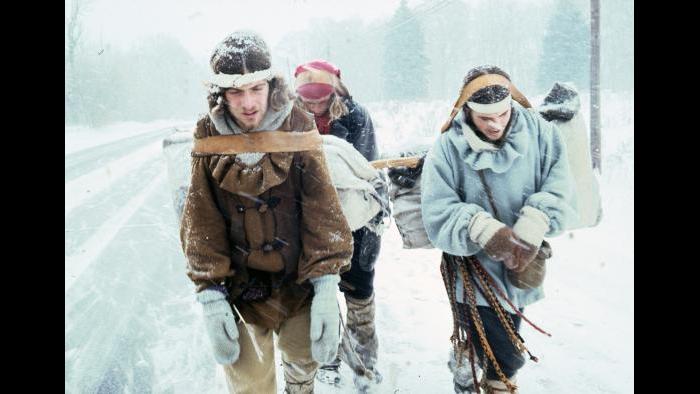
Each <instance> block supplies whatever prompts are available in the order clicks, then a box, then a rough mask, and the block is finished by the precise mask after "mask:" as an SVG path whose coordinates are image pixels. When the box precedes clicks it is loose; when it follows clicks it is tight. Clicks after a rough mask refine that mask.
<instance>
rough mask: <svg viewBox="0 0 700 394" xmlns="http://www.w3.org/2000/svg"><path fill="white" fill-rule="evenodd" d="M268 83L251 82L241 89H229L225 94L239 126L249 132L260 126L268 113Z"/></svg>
mask: <svg viewBox="0 0 700 394" xmlns="http://www.w3.org/2000/svg"><path fill="white" fill-rule="evenodd" d="M269 91H270V87H269V85H268V83H267V81H257V82H251V83H249V84H247V85H243V86H241V87H239V88H229V89H227V90H226V93H224V96H225V97H226V101H227V102H228V109H229V112H230V113H231V115H232V116H233V119H234V120H235V121H236V123H237V124H238V126H240V127H241V128H242V129H243V130H245V131H249V130H252V129H254V128H256V127H258V126H259V125H260V122H262V119H263V117H264V116H265V112H267V96H268V92H269Z"/></svg>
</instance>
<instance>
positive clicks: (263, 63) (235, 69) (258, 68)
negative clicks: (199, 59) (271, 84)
mask: <svg viewBox="0 0 700 394" xmlns="http://www.w3.org/2000/svg"><path fill="white" fill-rule="evenodd" d="M209 63H210V65H211V68H212V72H213V74H212V75H211V76H210V77H209V83H211V84H212V85H215V86H219V87H221V88H231V87H235V88H238V87H240V86H243V85H246V84H249V83H252V82H257V81H261V80H270V79H271V78H272V71H271V70H270V66H271V61H270V50H269V49H268V47H267V44H266V43H265V41H264V40H263V39H262V38H261V37H260V36H259V35H257V34H256V33H254V32H250V31H236V32H234V33H232V34H230V35H229V36H228V37H226V38H225V39H224V40H223V41H221V42H220V43H219V45H217V46H216V48H215V49H214V53H213V54H212V56H211V60H210V62H209Z"/></svg>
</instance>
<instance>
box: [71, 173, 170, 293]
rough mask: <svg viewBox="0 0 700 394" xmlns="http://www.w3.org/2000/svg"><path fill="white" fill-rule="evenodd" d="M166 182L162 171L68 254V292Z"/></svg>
mask: <svg viewBox="0 0 700 394" xmlns="http://www.w3.org/2000/svg"><path fill="white" fill-rule="evenodd" d="M164 182H165V174H163V173H160V174H159V175H157V176H155V177H154V178H153V179H152V180H151V181H150V182H149V185H148V186H147V187H146V188H145V189H143V190H142V191H141V192H140V193H139V194H137V195H136V196H134V197H133V198H132V199H131V200H129V201H128V202H127V203H126V204H125V205H124V207H122V208H121V209H120V210H119V211H118V212H117V213H116V214H115V215H114V216H112V217H111V218H110V219H109V220H107V221H106V222H105V223H103V224H102V226H101V227H100V229H99V230H98V231H97V232H96V233H95V234H94V235H92V236H91V237H90V238H89V239H88V240H87V241H86V242H85V243H83V244H82V245H81V246H80V247H78V248H76V249H78V250H79V251H78V252H77V253H75V254H73V255H70V256H66V272H65V275H66V277H65V280H66V282H65V292H66V293H68V290H69V289H70V288H71V286H72V285H73V284H74V283H75V281H76V280H77V279H78V278H79V277H80V274H82V272H83V271H84V270H85V268H87V267H88V266H89V265H90V263H91V262H92V261H94V260H95V259H96V258H97V257H98V256H99V255H100V253H102V251H103V250H104V248H105V247H107V246H109V241H110V240H111V239H112V238H114V236H115V235H116V234H117V233H118V232H119V230H120V229H121V227H122V226H123V225H124V224H125V223H126V221H127V220H129V218H131V216H133V215H134V213H136V211H138V209H139V208H140V207H141V206H142V205H143V203H144V201H145V200H146V198H148V196H149V195H151V193H153V192H154V191H155V190H157V189H158V188H159V187H162V186H163V183H164Z"/></svg>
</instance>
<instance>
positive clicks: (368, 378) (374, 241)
mask: <svg viewBox="0 0 700 394" xmlns="http://www.w3.org/2000/svg"><path fill="white" fill-rule="evenodd" d="M294 77H295V90H296V93H297V102H298V104H301V105H302V107H303V108H306V110H307V111H309V112H311V113H312V114H313V115H314V120H315V122H316V128H317V129H318V131H319V132H320V133H321V134H330V135H334V136H336V137H339V138H341V139H343V140H346V141H347V142H349V143H350V144H352V145H353V146H354V147H355V149H356V150H357V151H358V152H360V153H361V154H362V155H363V156H364V157H365V158H366V159H367V160H368V161H372V160H376V159H377V158H378V152H377V140H376V137H375V133H374V126H373V124H372V118H371V117H370V115H369V113H368V112H367V110H366V109H365V108H364V107H363V106H361V105H360V104H358V103H357V102H356V101H355V100H353V98H352V96H351V95H350V93H349V91H348V88H347V87H346V86H345V85H344V84H343V82H342V80H341V78H340V68H339V67H338V66H336V65H335V64H333V63H331V62H329V61H326V60H323V59H316V60H312V61H309V62H307V63H304V64H301V65H299V66H298V67H297V68H296V70H295V71H294ZM380 193H382V192H380ZM383 193H384V194H385V195H383V197H384V198H387V196H386V194H387V193H386V192H385V191H383ZM385 214H386V212H380V213H379V214H378V215H377V216H376V217H375V218H374V219H373V221H375V222H376V223H379V222H381V221H382V219H383V218H384V215H385ZM370 227H372V226H365V227H362V228H360V229H358V230H355V231H353V233H352V235H353V239H354V251H353V256H352V260H351V268H350V271H347V272H345V273H343V274H341V281H340V283H339V287H340V291H342V292H343V294H344V295H345V300H346V303H347V311H348V312H347V324H346V327H347V333H346V334H347V335H344V336H343V339H342V343H341V345H340V348H339V350H338V357H337V358H336V360H335V361H333V362H331V363H330V364H326V365H322V366H321V368H320V369H319V373H318V375H317V378H318V380H320V381H322V382H326V383H330V384H338V383H339V382H340V374H339V373H338V370H339V367H340V362H341V360H342V361H343V362H344V363H346V364H347V365H348V366H350V368H351V369H352V370H353V372H354V378H353V380H354V384H355V387H356V388H357V389H358V391H359V392H365V391H366V390H368V389H369V388H370V387H371V386H373V385H376V384H378V383H379V382H381V379H382V377H381V375H380V374H379V372H378V371H377V370H376V363H377V348H378V340H377V333H376V329H375V322H374V320H375V303H374V285H373V283H374V264H375V262H376V260H377V256H378V255H379V249H380V244H381V238H380V235H379V234H377V233H376V232H374V231H373V230H371V229H370ZM358 356H359V359H360V362H358Z"/></svg>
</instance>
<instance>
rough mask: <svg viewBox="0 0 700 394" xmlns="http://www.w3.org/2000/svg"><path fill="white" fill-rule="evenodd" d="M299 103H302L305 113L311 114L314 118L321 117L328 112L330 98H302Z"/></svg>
mask: <svg viewBox="0 0 700 394" xmlns="http://www.w3.org/2000/svg"><path fill="white" fill-rule="evenodd" d="M301 102H303V103H304V106H305V107H306V110H307V111H309V112H311V113H312V114H314V115H315V116H321V115H323V114H325V113H326V112H327V111H328V107H329V106H330V102H331V98H330V96H329V97H326V98H324V99H320V100H306V99H304V98H303V97H302V99H301Z"/></svg>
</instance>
